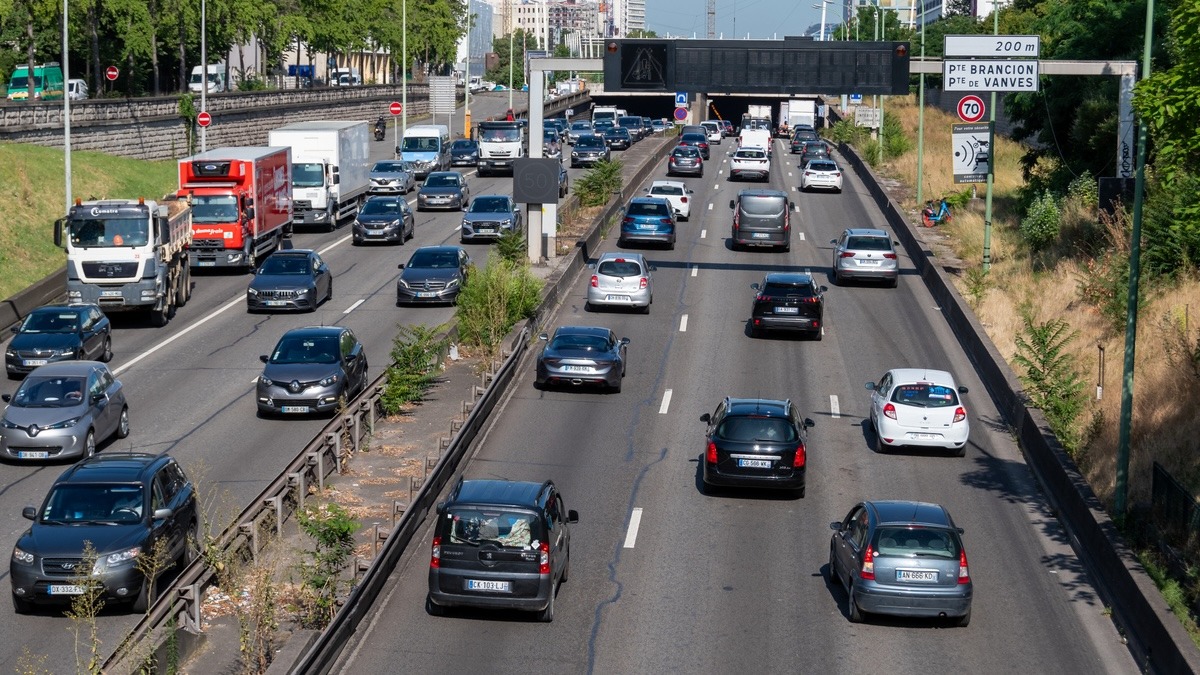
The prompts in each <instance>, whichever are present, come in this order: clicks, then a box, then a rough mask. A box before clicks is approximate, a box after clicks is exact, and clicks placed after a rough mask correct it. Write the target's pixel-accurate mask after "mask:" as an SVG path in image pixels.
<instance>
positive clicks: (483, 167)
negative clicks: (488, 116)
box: [475, 121, 529, 176]
mask: <svg viewBox="0 0 1200 675" xmlns="http://www.w3.org/2000/svg"><path fill="white" fill-rule="evenodd" d="M475 140H476V141H477V142H478V143H479V175H480V176H490V175H493V174H498V173H499V174H507V175H510V176H511V175H512V172H513V161H514V160H516V159H518V158H521V157H526V156H528V155H529V135H528V134H527V133H526V128H525V126H524V125H522V124H521V123H520V122H515V121H514V122H480V123H479V124H478V125H477V126H476V127H475Z"/></svg>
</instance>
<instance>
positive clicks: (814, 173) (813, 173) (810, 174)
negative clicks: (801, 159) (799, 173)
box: [804, 171, 817, 176]
mask: <svg viewBox="0 0 1200 675" xmlns="http://www.w3.org/2000/svg"><path fill="white" fill-rule="evenodd" d="M804 175H805V176H815V175H817V174H816V172H813V171H805V172H804Z"/></svg>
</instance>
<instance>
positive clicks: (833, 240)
mask: <svg viewBox="0 0 1200 675" xmlns="http://www.w3.org/2000/svg"><path fill="white" fill-rule="evenodd" d="M829 243H831V244H833V245H834V246H837V239H830V240H829Z"/></svg>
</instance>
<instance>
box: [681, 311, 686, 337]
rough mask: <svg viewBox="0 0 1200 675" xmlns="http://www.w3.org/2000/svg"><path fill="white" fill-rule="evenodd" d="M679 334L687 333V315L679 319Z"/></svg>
mask: <svg viewBox="0 0 1200 675" xmlns="http://www.w3.org/2000/svg"><path fill="white" fill-rule="evenodd" d="M679 332H680V333H686V332H687V314H684V315H683V316H681V317H679Z"/></svg>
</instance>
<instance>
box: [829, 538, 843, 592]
mask: <svg viewBox="0 0 1200 675" xmlns="http://www.w3.org/2000/svg"><path fill="white" fill-rule="evenodd" d="M835 559H836V556H835V555H834V554H833V544H830V545H829V581H830V582H832V583H835V584H841V581H839V580H838V573H837V564H835V562H834V561H835Z"/></svg>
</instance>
